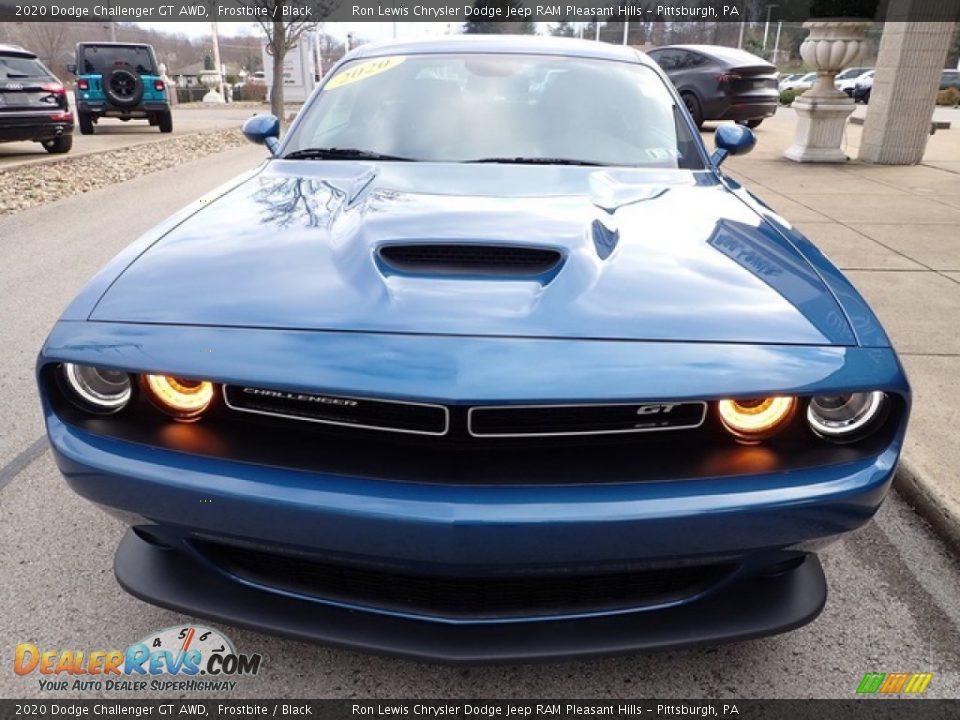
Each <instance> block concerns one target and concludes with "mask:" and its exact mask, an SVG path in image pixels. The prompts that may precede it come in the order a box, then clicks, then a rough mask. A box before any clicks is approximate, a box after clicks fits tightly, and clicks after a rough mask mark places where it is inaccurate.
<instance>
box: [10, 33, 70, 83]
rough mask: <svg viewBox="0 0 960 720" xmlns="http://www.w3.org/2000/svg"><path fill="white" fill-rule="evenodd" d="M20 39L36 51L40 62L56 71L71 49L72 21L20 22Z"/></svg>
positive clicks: (23, 43) (32, 50) (27, 46)
mask: <svg viewBox="0 0 960 720" xmlns="http://www.w3.org/2000/svg"><path fill="white" fill-rule="evenodd" d="M17 30H18V31H19V33H18V35H19V38H18V39H19V41H20V43H21V44H22V45H24V46H25V47H26V48H27V49H28V50H30V51H31V52H34V53H36V55H37V57H39V58H40V62H42V63H43V64H44V65H46V66H47V67H49V68H50V69H51V70H53V71H54V72H59V70H60V68H59V67H58V66H59V65H62V64H63V63H64V58H65V56H66V54H67V53H68V52H69V50H70V42H69V38H68V35H69V30H70V23H62V22H25V23H18V27H17Z"/></svg>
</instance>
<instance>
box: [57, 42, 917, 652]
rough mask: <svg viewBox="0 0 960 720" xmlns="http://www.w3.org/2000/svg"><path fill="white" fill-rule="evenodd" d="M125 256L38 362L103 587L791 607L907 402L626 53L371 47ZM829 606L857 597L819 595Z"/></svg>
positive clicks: (587, 620)
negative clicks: (105, 515)
mask: <svg viewBox="0 0 960 720" xmlns="http://www.w3.org/2000/svg"><path fill="white" fill-rule="evenodd" d="M246 132H247V134H248V136H250V137H251V138H252V139H254V140H256V141H259V142H263V143H265V144H267V145H268V146H269V147H270V149H271V151H272V157H271V158H270V159H269V160H268V161H267V162H265V163H264V164H263V165H262V166H261V167H259V168H257V169H255V170H253V171H251V172H250V173H248V174H247V175H245V176H243V177H241V178H237V179H236V180H235V181H233V182H231V183H228V184H227V185H226V186H224V187H222V188H220V189H219V190H217V191H215V192H213V193H212V194H211V195H209V196H208V197H206V198H203V199H202V200H200V201H198V202H197V203H196V204H194V205H193V206H191V207H189V208H187V209H185V210H184V211H182V212H181V213H180V214H178V215H176V216H174V217H173V218H171V219H170V220H169V221H167V222H166V223H164V224H163V225H162V226H160V227H158V228H156V229H155V230H154V231H152V232H151V233H149V234H148V235H147V236H145V237H143V238H141V239H140V240H139V241H137V242H136V243H134V244H133V245H131V246H130V247H129V248H128V249H127V250H126V251H124V252H123V253H121V255H120V256H118V257H117V258H116V259H115V260H114V261H112V262H111V263H110V264H109V265H108V266H107V267H106V268H105V269H104V270H103V271H101V273H100V274H99V275H97V276H96V277H95V278H93V280H91V281H90V283H89V284H88V285H87V287H86V288H85V289H84V290H83V291H82V292H81V294H80V295H79V296H78V297H77V298H76V299H75V300H74V302H73V303H72V304H71V305H70V306H69V307H68V308H67V310H66V312H65V313H64V315H63V317H62V318H61V320H60V321H59V322H58V323H57V325H56V326H55V328H54V329H53V331H52V333H51V335H50V337H49V339H48V340H47V343H46V344H45V346H44V348H43V350H42V352H41V355H40V358H39V361H38V381H39V385H40V389H41V397H42V402H43V407H44V413H45V419H46V423H47V430H48V434H49V437H50V441H51V445H52V446H53V449H54V453H55V457H56V460H57V463H58V465H59V467H60V469H61V471H62V472H63V474H64V476H65V478H66V480H67V482H68V483H69V484H70V486H71V487H72V488H73V489H74V490H75V491H76V492H77V493H79V494H80V495H82V496H83V497H85V498H87V499H89V500H91V501H92V502H94V503H97V504H98V505H100V506H102V507H103V508H104V509H105V510H107V511H108V512H110V513H111V514H113V515H115V516H116V517H118V518H120V519H121V520H123V521H124V522H125V523H126V524H127V525H128V526H129V531H128V532H127V534H126V536H125V537H124V539H123V541H122V543H121V545H120V548H119V549H118V551H117V555H116V561H115V570H116V575H117V579H118V580H119V582H120V584H121V585H122V586H123V587H124V588H125V589H127V590H128V591H129V592H131V593H133V594H134V595H136V596H137V597H140V598H142V599H143V600H146V601H148V602H151V603H155V604H158V605H161V606H165V607H169V608H174V609H177V610H181V611H184V612H188V613H192V614H196V615H200V616H204V617H208V618H213V619H216V620H219V621H222V622H225V623H229V624H233V625H239V626H245V627H250V628H255V629H258V630H262V631H265V632H270V633H277V634H281V635H286V636H290V637H295V638H300V639H305V640H311V641H317V642H323V643H330V644H336V645H341V646H346V647H353V648H359V649H365V650H372V651H378V652H385V653H392V654H401V655H408V656H413V657H421V658H429V659H435V660H443V661H451V662H456V661H460V662H480V661H497V660H507V659H517V658H547V657H557V656H571V655H581V654H597V653H611V652H626V651H635V650H647V649H656V648H662V647H677V646H687V645H695V644H711V643H720V642H725V641H730V640H736V639H743V638H749V637H758V636H763V635H769V634H773V633H777V632H782V631H785V630H789V629H792V628H796V627H799V626H801V625H803V624H805V623H807V622H810V621H811V620H813V619H814V618H815V617H816V616H817V614H818V613H819V612H820V610H821V609H822V607H823V605H824V603H825V600H826V583H825V580H824V575H823V572H822V570H821V566H820V562H819V560H818V558H817V554H816V553H817V551H818V550H819V549H820V548H822V547H824V546H825V545H827V544H829V543H830V542H831V541H833V540H834V539H836V538H837V537H838V536H840V535H842V534H843V533H846V532H849V531H851V530H853V529H855V528H857V527H859V526H860V525H862V524H864V523H865V522H867V521H868V520H869V519H870V518H871V517H872V515H873V514H874V513H875V511H876V510H877V508H878V507H879V505H880V503H881V502H882V500H883V498H884V495H885V493H886V492H887V490H888V488H889V485H890V481H891V477H892V475H893V472H894V469H895V467H896V464H897V459H898V456H899V453H900V449H901V446H902V442H903V437H904V432H905V429H906V423H907V417H908V412H909V402H910V393H909V387H908V385H907V382H906V379H905V377H904V374H903V370H902V368H901V366H900V363H899V361H898V359H897V356H896V354H895V352H894V350H893V349H892V347H891V345H890V342H889V340H888V338H887V336H886V335H885V333H884V331H883V329H882V328H881V327H880V325H879V323H878V322H877V319H876V318H875V317H874V315H873V313H872V312H871V311H870V309H869V308H868V307H867V305H866V303H865V302H864V301H863V299H862V298H861V297H860V295H859V294H858V293H857V292H856V290H854V288H853V287H852V286H851V285H850V283H849V282H848V281H847V280H846V279H845V278H844V277H843V275H842V274H840V272H839V271H838V270H837V269H836V268H835V267H834V266H833V265H832V264H831V263H830V262H829V261H828V260H827V259H826V258H825V257H824V256H823V255H822V254H821V253H820V252H819V251H818V250H817V249H816V248H815V247H814V246H813V245H812V244H810V243H809V242H808V241H807V240H806V239H805V238H804V237H803V236H802V235H800V234H799V233H797V231H796V230H794V229H793V228H792V227H791V226H790V225H789V224H788V223H787V222H786V221H785V220H783V219H782V218H780V217H779V216H777V215H776V214H775V213H774V212H772V211H771V210H770V209H769V208H767V207H766V206H765V205H763V204H762V203H761V202H759V201H758V200H757V199H755V198H754V197H752V196H751V195H750V194H749V193H747V192H746V191H745V190H744V189H743V188H742V187H740V186H739V185H738V184H737V183H736V182H735V181H734V180H733V179H731V178H730V177H728V176H726V175H724V174H723V173H722V172H721V171H720V170H719V168H718V166H719V164H720V162H721V161H722V160H723V159H724V157H725V156H726V155H727V154H737V153H742V152H745V151H747V150H749V149H750V147H752V144H753V136H752V133H750V131H749V130H747V129H745V128H739V127H726V128H721V129H720V130H718V133H717V144H718V148H719V149H718V151H717V152H716V153H715V154H714V155H713V156H708V154H707V151H706V150H705V148H704V146H703V144H702V142H701V140H700V138H699V135H698V134H697V133H696V132H695V129H694V127H693V125H692V123H691V120H690V118H689V116H688V115H687V114H686V112H685V111H684V110H683V104H682V102H680V101H679V99H678V98H677V97H676V94H675V92H674V91H673V89H672V88H671V87H670V86H669V83H668V81H667V80H666V79H665V78H664V76H663V75H662V73H661V72H660V71H659V70H658V69H657V68H656V66H655V65H654V64H653V63H651V62H650V61H649V60H648V59H646V58H645V57H644V56H643V55H641V54H639V53H636V52H635V51H633V50H630V49H626V48H618V47H612V46H606V45H600V44H595V43H578V42H574V41H559V40H547V39H542V38H541V39H526V38H482V39H478V40H472V41H468V40H460V41H454V40H451V39H443V40H432V41H428V42H419V43H393V44H387V45H379V46H365V47H364V48H361V49H360V50H358V51H356V52H354V53H353V54H351V55H350V56H348V57H347V58H345V60H344V61H343V62H341V64H339V65H338V66H337V67H335V68H334V69H333V70H332V71H331V73H330V74H329V75H328V77H327V78H326V80H325V82H324V84H323V86H321V88H320V89H319V90H318V92H317V93H316V94H315V95H314V97H313V98H312V99H311V100H310V101H309V102H308V103H307V105H306V106H305V108H304V110H303V111H302V112H301V114H300V116H299V118H298V119H297V121H296V122H295V123H294V125H293V127H291V129H290V131H289V133H288V134H287V136H286V137H285V138H284V139H283V140H282V141H280V140H279V139H278V137H277V135H278V133H277V123H276V121H275V120H274V119H272V118H269V117H262V116H261V117H257V118H254V119H252V120H251V121H250V122H248V125H247V127H246ZM839 601H841V602H843V601H851V599H849V598H847V599H844V598H841V599H839Z"/></svg>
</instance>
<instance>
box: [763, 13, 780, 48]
mask: <svg viewBox="0 0 960 720" xmlns="http://www.w3.org/2000/svg"><path fill="white" fill-rule="evenodd" d="M775 7H780V6H779V5H776V4H774V5H767V21H766V22H765V23H764V24H763V49H764V50H766V49H767V36H768V35H769V34H770V11H771V10H773V9H774V8H775Z"/></svg>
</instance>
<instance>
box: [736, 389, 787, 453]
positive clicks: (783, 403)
mask: <svg viewBox="0 0 960 720" xmlns="http://www.w3.org/2000/svg"><path fill="white" fill-rule="evenodd" d="M796 405H797V401H796V399H795V398H792V397H766V398H750V399H744V400H721V401H720V402H719V403H717V410H718V411H719V413H720V420H721V421H722V422H723V425H724V427H725V428H727V430H729V431H730V432H731V433H732V434H733V435H735V436H736V437H737V438H738V439H739V440H741V441H743V442H755V441H758V440H762V439H763V438H765V437H769V436H770V435H773V434H774V433H775V432H777V430H779V429H780V428H781V427H783V426H784V425H785V424H786V423H787V421H788V420H790V418H791V417H792V416H793V412H794V409H795V408H796Z"/></svg>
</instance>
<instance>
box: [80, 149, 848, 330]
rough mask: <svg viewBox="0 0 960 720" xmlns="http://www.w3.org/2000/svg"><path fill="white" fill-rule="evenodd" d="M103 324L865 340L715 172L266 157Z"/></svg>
mask: <svg viewBox="0 0 960 720" xmlns="http://www.w3.org/2000/svg"><path fill="white" fill-rule="evenodd" d="M432 243H443V244H446V245H449V244H461V243H467V244H478V245H488V246H492V247H495V248H504V247H507V248H508V249H509V248H513V247H514V246H521V247H532V248H541V249H549V250H554V251H556V252H558V253H559V254H560V256H561V257H562V261H561V265H560V266H559V269H555V270H553V271H551V272H547V273H540V274H534V275H530V276H519V277H516V276H509V275H499V274H494V275H489V274H486V273H485V272H464V273H463V274H452V275H451V274H440V273H437V272H434V271H433V270H432V269H431V268H429V267H427V268H425V269H423V270H417V269H416V268H414V269H413V270H411V269H410V268H404V269H402V270H397V268H395V267H392V266H390V265H388V264H385V263H384V262H382V261H381V259H380V258H379V256H378V251H379V249H380V248H381V247H382V246H384V245H390V244H432ZM90 319H92V320H103V321H116V322H132V323H162V324H184V325H212V326H226V327H230V326H234V327H263V328H284V329H303V330H348V331H359V332H388V333H420V334H451V335H474V336H514V337H541V338H543V337H558V338H560V337H562V338H597V339H633V340H666V341H695V342H752V343H771V344H837V345H854V344H856V343H855V339H854V335H853V333H852V330H851V328H850V326H849V324H848V323H847V321H846V320H845V318H844V315H843V312H842V311H841V309H840V307H839V306H838V305H837V303H836V300H835V299H834V298H833V296H832V295H831V293H830V292H829V291H828V290H827V288H826V287H825V286H824V284H823V281H822V280H821V279H820V277H819V276H818V275H817V273H816V272H815V271H814V270H813V268H812V267H811V266H810V265H809V264H808V262H807V261H806V260H805V259H804V258H803V256H801V255H800V254H799V253H798V252H797V250H796V249H795V248H794V247H793V246H792V245H791V244H790V243H789V242H787V241H786V240H785V239H784V238H783V237H782V236H781V235H780V234H778V233H777V232H776V231H775V230H774V229H773V228H771V227H770V226H769V225H767V224H766V223H765V222H764V221H763V220H762V219H761V217H760V216H759V215H758V214H757V213H756V212H755V211H754V210H753V209H751V208H750V207H749V206H748V205H747V204H746V203H744V202H743V201H742V200H740V199H739V198H738V197H737V196H736V195H734V194H733V193H731V192H730V191H728V190H727V189H726V188H725V187H724V186H723V185H721V184H720V183H719V181H718V180H717V179H716V177H715V176H714V175H712V174H711V173H707V172H688V171H681V170H642V169H632V168H631V169H614V168H596V167H569V166H510V167H509V168H507V167H505V166H503V165H495V164H491V165H477V164H470V165H460V164H426V163H384V164H373V163H357V162H319V161H286V160H274V161H271V162H269V163H267V165H266V167H265V169H264V170H263V171H262V172H260V173H258V174H256V175H254V176H252V177H250V178H249V179H248V180H246V181H245V182H243V183H241V184H239V185H238V186H236V187H234V188H233V189H232V190H230V191H229V192H227V193H226V194H225V195H223V196H221V197H220V198H218V199H216V200H215V201H212V202H210V203H208V204H206V205H204V206H202V207H201V209H200V210H199V211H197V212H195V213H194V214H192V215H191V216H189V217H188V218H187V219H185V220H184V221H182V222H181V223H180V224H178V225H177V226H176V227H175V228H174V229H172V230H171V231H170V232H168V233H166V234H165V235H164V236H163V237H161V238H160V239H159V240H158V241H157V242H155V243H154V244H153V245H151V246H150V247H149V249H148V250H146V251H145V252H143V253H141V254H140V255H139V257H137V259H136V260H135V261H134V262H132V263H131V264H130V265H129V266H128V267H127V268H126V269H125V270H124V271H123V272H122V274H121V275H120V276H119V277H118V278H117V279H116V280H115V281H114V282H113V283H112V285H111V286H110V287H109V289H108V290H107V291H106V292H105V293H104V295H103V297H102V298H100V301H99V302H98V304H97V305H96V307H95V308H94V310H93V312H92V314H91V315H90Z"/></svg>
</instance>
